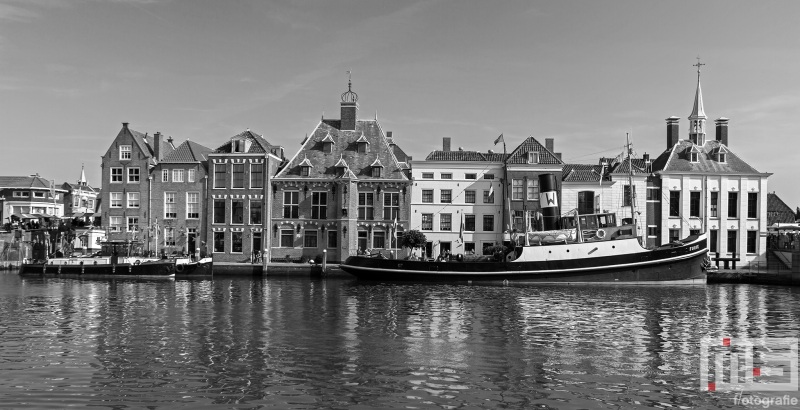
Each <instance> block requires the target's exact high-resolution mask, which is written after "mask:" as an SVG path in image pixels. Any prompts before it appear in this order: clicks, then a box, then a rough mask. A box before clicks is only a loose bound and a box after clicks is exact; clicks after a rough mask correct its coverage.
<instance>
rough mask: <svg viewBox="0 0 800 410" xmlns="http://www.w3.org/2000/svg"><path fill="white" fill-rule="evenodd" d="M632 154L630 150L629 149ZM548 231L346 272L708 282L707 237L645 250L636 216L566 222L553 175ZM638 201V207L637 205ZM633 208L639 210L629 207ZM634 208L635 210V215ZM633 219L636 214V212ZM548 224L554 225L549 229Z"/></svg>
mask: <svg viewBox="0 0 800 410" xmlns="http://www.w3.org/2000/svg"><path fill="white" fill-rule="evenodd" d="M629 152H630V151H629ZM539 184H540V187H541V188H542V192H541V193H540V196H539V203H540V206H541V208H542V214H543V216H544V218H543V219H544V221H545V229H546V230H545V231H539V232H526V233H525V234H524V235H525V238H524V239H525V240H524V245H521V246H514V247H513V249H509V248H508V247H507V248H506V249H507V253H503V252H499V253H496V254H494V255H492V256H480V257H465V256H463V255H458V256H457V257H456V258H455V259H454V260H453V259H450V260H445V261H442V260H439V261H422V260H400V259H385V258H382V257H368V256H351V257H349V258H348V259H347V260H346V261H345V262H344V263H343V264H341V265H340V266H341V269H342V270H344V271H345V272H348V273H350V274H352V275H354V276H356V277H357V278H358V279H363V280H377V281H444V282H448V283H452V282H473V281H476V282H501V283H510V282H513V283H619V284H704V283H705V282H706V272H705V266H707V265H706V262H707V261H706V257H707V252H708V249H707V248H708V245H707V241H706V234H705V233H700V234H696V235H690V236H688V237H686V238H683V239H681V240H677V241H673V242H671V243H668V244H665V245H662V246H659V247H656V248H654V249H645V248H644V247H642V245H641V243H640V241H639V238H638V237H637V236H636V225H635V224H636V222H635V218H631V223H630V224H628V223H623V224H618V223H617V218H616V215H615V214H614V213H596V214H581V215H578V213H577V212H574V214H573V215H571V216H566V217H564V218H561V222H560V224H558V222H557V221H558V220H559V213H558V197H557V193H556V179H555V176H554V175H553V174H542V175H539ZM632 202H635V201H632ZM631 206H632V207H634V206H635V205H633V204H632V205H631ZM632 210H633V209H632ZM632 214H634V213H632ZM548 221H550V222H549V223H548Z"/></svg>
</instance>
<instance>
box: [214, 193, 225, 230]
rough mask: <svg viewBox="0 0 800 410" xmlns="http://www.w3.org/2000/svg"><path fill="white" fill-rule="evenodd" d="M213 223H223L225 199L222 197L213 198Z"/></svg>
mask: <svg viewBox="0 0 800 410" xmlns="http://www.w3.org/2000/svg"><path fill="white" fill-rule="evenodd" d="M214 223H215V224H224V223H225V200H224V199H215V200H214Z"/></svg>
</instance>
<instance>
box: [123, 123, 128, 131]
mask: <svg viewBox="0 0 800 410" xmlns="http://www.w3.org/2000/svg"><path fill="white" fill-rule="evenodd" d="M122 128H123V129H126V130H127V129H128V123H127V122H123V123H122Z"/></svg>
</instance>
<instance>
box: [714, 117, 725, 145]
mask: <svg viewBox="0 0 800 410" xmlns="http://www.w3.org/2000/svg"><path fill="white" fill-rule="evenodd" d="M714 123H715V124H717V141H719V142H720V143H722V144H725V146H728V119H727V118H725V117H719V118H717V119H716V120H714Z"/></svg>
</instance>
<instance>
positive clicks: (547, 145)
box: [544, 138, 555, 153]
mask: <svg viewBox="0 0 800 410" xmlns="http://www.w3.org/2000/svg"><path fill="white" fill-rule="evenodd" d="M553 143H554V139H553V138H545V139H544V147H545V148H547V150H548V151H550V152H553V153H555V151H553Z"/></svg>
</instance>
